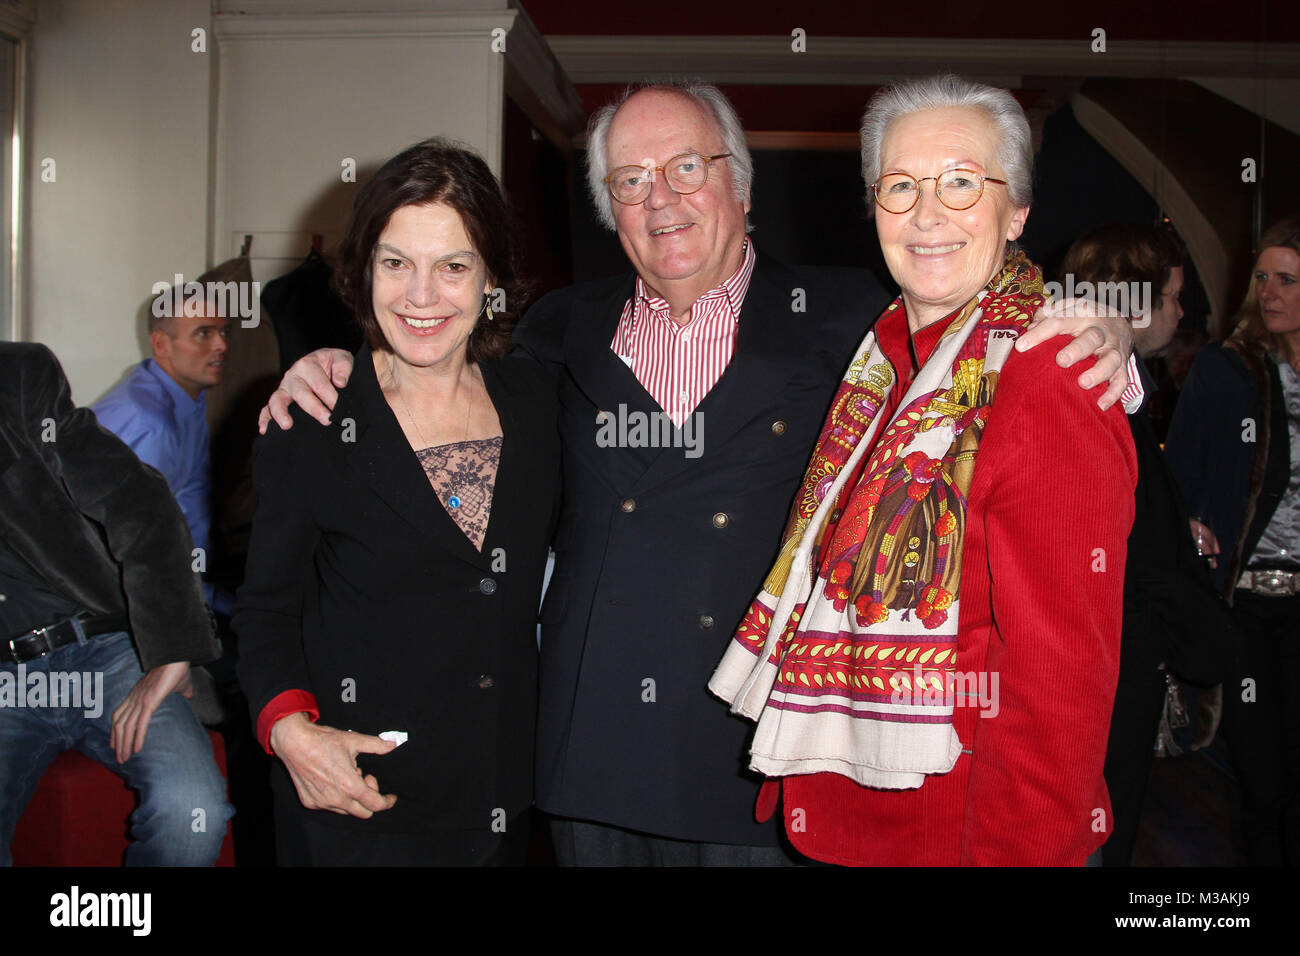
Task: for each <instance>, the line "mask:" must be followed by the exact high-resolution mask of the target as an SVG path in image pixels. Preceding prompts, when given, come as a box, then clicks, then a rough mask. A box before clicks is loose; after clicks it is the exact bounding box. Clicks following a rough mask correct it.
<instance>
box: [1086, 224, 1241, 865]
mask: <svg viewBox="0 0 1300 956" xmlns="http://www.w3.org/2000/svg"><path fill="white" fill-rule="evenodd" d="M1186 259H1187V249H1186V247H1185V246H1184V245H1183V243H1182V241H1181V240H1180V239H1179V238H1178V236H1177V235H1175V234H1174V232H1173V231H1172V230H1171V229H1165V228H1158V227H1155V226H1148V225H1141V224H1137V223H1113V224H1111V225H1106V226H1098V227H1097V228H1095V229H1092V230H1090V231H1088V232H1087V233H1085V234H1084V235H1082V236H1080V237H1079V238H1078V239H1076V240H1075V242H1074V245H1072V246H1071V247H1070V250H1069V252H1067V253H1066V255H1065V261H1064V262H1063V263H1062V265H1061V272H1062V274H1063V275H1062V278H1063V279H1064V280H1065V282H1066V284H1067V285H1072V286H1073V287H1074V288H1075V289H1078V288H1080V287H1084V288H1091V289H1093V290H1094V291H1095V290H1098V289H1106V288H1109V289H1111V290H1113V291H1114V292H1117V293H1121V294H1120V295H1118V296H1117V299H1118V300H1122V301H1123V302H1124V303H1126V308H1125V309H1124V311H1125V312H1126V316H1127V317H1128V318H1129V319H1131V320H1132V322H1133V342H1134V345H1136V346H1137V350H1138V353H1139V355H1140V356H1141V357H1142V359H1143V360H1149V359H1151V358H1152V357H1154V356H1156V355H1160V354H1162V353H1163V352H1164V350H1165V349H1166V348H1167V347H1168V346H1169V343H1170V341H1171V340H1172V339H1173V337H1174V333H1175V332H1176V331H1177V330H1178V321H1179V319H1181V318H1182V315H1183V309H1182V306H1181V305H1180V304H1179V301H1178V299H1179V294H1180V293H1181V292H1182V288H1183V263H1184V261H1186ZM1084 283H1088V286H1083V284H1084ZM1105 284H1108V285H1105ZM1138 374H1139V375H1140V376H1141V377H1142V386H1143V390H1144V391H1145V393H1146V402H1144V404H1143V406H1142V408H1141V409H1139V410H1138V411H1137V412H1135V413H1133V414H1132V415H1129V417H1128V424H1129V428H1130V430H1131V431H1132V433H1133V446H1134V448H1135V449H1136V451H1137V461H1138V481H1137V490H1136V493H1135V501H1136V506H1137V507H1136V512H1135V514H1134V519H1133V530H1132V531H1130V532H1129V536H1128V561H1127V562H1126V564H1125V566H1124V624H1123V631H1122V632H1121V636H1120V655H1119V686H1118V688H1117V690H1116V694H1115V708H1114V711H1113V712H1112V714H1111V723H1110V737H1109V740H1108V741H1107V745H1106V766H1105V776H1106V789H1107V790H1108V791H1109V793H1110V802H1111V810H1112V812H1111V817H1112V819H1111V821H1110V823H1111V825H1110V839H1108V840H1107V841H1106V844H1105V846H1103V847H1102V859H1103V862H1104V863H1105V865H1106V866H1128V865H1129V864H1130V862H1131V860H1132V857H1133V847H1134V844H1135V843H1136V841H1137V832H1138V823H1139V821H1140V819H1141V816H1142V803H1143V798H1144V796H1145V793H1146V785H1147V778H1148V777H1149V776H1150V774H1151V764H1152V761H1153V760H1154V759H1155V750H1154V747H1153V744H1154V743H1155V740H1156V735H1157V732H1158V730H1159V727H1160V716H1161V712H1162V709H1163V707H1164V705H1165V698H1166V696H1167V694H1168V693H1170V690H1169V684H1168V681H1167V678H1168V676H1169V675H1170V673H1171V672H1172V674H1173V675H1176V676H1177V677H1178V678H1180V679H1183V680H1187V681H1190V682H1191V683H1194V684H1198V685H1201V686H1212V685H1216V684H1218V682H1219V681H1220V680H1222V679H1223V673H1224V669H1225V667H1226V664H1227V660H1228V657H1229V655H1230V654H1231V652H1232V622H1231V619H1230V618H1229V616H1228V608H1227V606H1226V605H1225V604H1224V603H1223V601H1222V600H1221V599H1220V598H1219V597H1218V595H1217V594H1215V591H1214V587H1213V585H1212V584H1211V583H1210V580H1209V577H1208V576H1207V575H1206V573H1205V568H1204V566H1203V565H1202V564H1201V562H1200V561H1199V560H1198V559H1197V557H1196V552H1195V551H1194V550H1193V549H1192V541H1191V538H1189V537H1188V535H1187V513H1186V511H1185V509H1184V508H1183V506H1182V502H1181V501H1180V500H1179V495H1178V490H1177V486H1176V485H1175V483H1174V478H1173V475H1172V474H1171V473H1170V471H1169V465H1168V464H1167V463H1166V462H1165V458H1164V455H1163V453H1162V452H1161V450H1160V440H1159V438H1158V437H1157V436H1156V431H1155V428H1154V427H1153V426H1152V423H1151V419H1150V417H1149V416H1148V414H1147V404H1148V403H1149V402H1150V401H1151V400H1152V399H1154V398H1155V397H1156V383H1155V382H1154V381H1153V380H1152V379H1151V376H1150V375H1149V374H1147V369H1146V366H1145V365H1144V364H1142V363H1141V362H1139V364H1138ZM1174 688H1175V689H1174V690H1173V691H1172V692H1173V693H1179V690H1178V689H1177V685H1176V684H1175V685H1174ZM1184 692H1186V691H1184ZM1207 693H1208V692H1207Z"/></svg>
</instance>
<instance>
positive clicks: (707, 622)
mask: <svg viewBox="0 0 1300 956" xmlns="http://www.w3.org/2000/svg"><path fill="white" fill-rule="evenodd" d="M711 627H713V615H712V614H702V615H700V628H701V629H702V630H705V631H707V630H709V629H710V628H711Z"/></svg>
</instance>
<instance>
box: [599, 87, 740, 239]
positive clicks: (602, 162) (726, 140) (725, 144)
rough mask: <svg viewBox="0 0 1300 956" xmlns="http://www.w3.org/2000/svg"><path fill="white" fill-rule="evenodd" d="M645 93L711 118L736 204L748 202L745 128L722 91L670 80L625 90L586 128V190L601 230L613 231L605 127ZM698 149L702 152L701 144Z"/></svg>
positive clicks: (607, 135) (606, 130) (607, 131)
mask: <svg viewBox="0 0 1300 956" xmlns="http://www.w3.org/2000/svg"><path fill="white" fill-rule="evenodd" d="M646 91H658V92H663V93H676V94H677V95H679V96H684V97H686V98H687V99H689V100H691V101H692V102H694V103H695V104H696V105H698V106H700V107H701V108H702V109H704V110H705V111H706V112H707V113H708V114H709V115H710V116H712V117H713V119H714V121H715V122H716V123H717V124H718V132H719V133H720V134H721V136H722V151H723V152H724V153H730V154H731V156H730V157H728V159H727V162H728V163H729V164H730V165H731V188H732V191H733V192H734V193H735V196H736V199H737V201H739V202H744V201H745V200H746V199H748V198H749V190H750V187H751V186H752V185H753V184H754V160H753V157H751V156H750V155H749V147H748V146H746V145H745V128H744V127H743V126H741V125H740V117H739V116H737V115H736V108H735V107H734V106H732V105H731V101H730V100H728V99H727V97H726V95H725V94H724V93H723V92H722V90H720V89H718V88H717V87H716V86H714V85H713V84H711V83H701V82H677V81H672V80H669V81H667V82H662V83H645V84H641V85H639V86H629V87H628V88H627V89H626V90H624V91H623V95H622V96H621V97H619V98H618V100H617V101H616V102H614V103H610V104H608V105H606V106H602V107H601V108H600V109H598V110H596V112H595V113H593V114H592V116H591V122H590V124H588V126H587V190H588V192H589V193H590V194H591V202H592V204H593V205H594V206H595V207H596V214H597V215H598V216H599V217H600V221H601V222H602V223H603V224H604V225H605V227H606V228H608V229H614V207H613V202H614V200H613V197H611V196H610V194H609V187H608V186H607V185H606V184H605V177H606V176H608V175H609V155H608V154H607V153H606V147H607V146H608V143H609V127H610V125H611V124H612V123H613V122H614V114H615V113H617V112H618V111H619V110H620V109H621V108H622V106H623V104H624V103H626V102H627V101H628V100H629V99H631V98H632V97H633V96H634V95H636V94H637V93H644V92H646ZM699 148H701V149H703V148H704V147H703V144H700V147H699Z"/></svg>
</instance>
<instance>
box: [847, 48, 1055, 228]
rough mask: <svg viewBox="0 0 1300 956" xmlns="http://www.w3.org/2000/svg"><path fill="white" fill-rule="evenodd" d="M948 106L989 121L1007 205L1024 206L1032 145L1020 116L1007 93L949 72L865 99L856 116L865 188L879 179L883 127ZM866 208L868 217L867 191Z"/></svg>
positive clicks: (1030, 181) (869, 197) (1028, 190)
mask: <svg viewBox="0 0 1300 956" xmlns="http://www.w3.org/2000/svg"><path fill="white" fill-rule="evenodd" d="M953 107H956V108H961V109H978V110H983V111H984V112H985V113H986V114H988V116H989V118H990V119H991V120H993V125H994V127H995V128H996V129H997V132H998V164H999V165H1000V166H1001V167H1002V173H1003V177H1004V178H1005V179H1006V181H1007V195H1008V196H1009V197H1010V199H1011V203H1012V205H1014V206H1017V207H1020V206H1028V205H1029V204H1030V202H1031V201H1032V200H1033V198H1034V197H1033V178H1034V144H1033V139H1032V137H1031V136H1030V133H1029V121H1028V120H1027V119H1025V111H1024V110H1023V109H1021V108H1020V104H1019V103H1017V102H1016V98H1015V97H1014V96H1012V95H1011V93H1010V92H1009V91H1007V90H1001V89H998V88H997V87H995V86H985V85H984V84H983V83H975V82H973V81H971V80H967V79H963V78H962V77H960V76H954V75H953V74H951V73H941V74H938V75H936V76H927V77H925V78H924V79H920V80H907V81H905V82H901V83H896V84H894V85H893V86H888V87H885V88H884V89H883V90H880V91H879V92H877V93H876V95H875V96H873V97H872V98H871V102H870V103H868V104H867V111H866V113H864V114H863V116H862V178H863V180H864V181H865V182H866V183H867V185H868V187H869V186H870V185H871V183H874V182H875V181H876V180H877V179H879V178H880V149H881V146H882V145H883V144H884V140H885V132H886V131H887V130H888V129H889V124H891V123H892V122H894V120H897V119H901V118H902V117H904V116H907V115H908V114H910V113H918V112H920V111H922V110H934V109H947V108H953ZM867 206H868V208H870V209H871V210H872V211H873V212H874V208H875V203H874V201H873V194H872V191H871V189H870V188H868V189H867Z"/></svg>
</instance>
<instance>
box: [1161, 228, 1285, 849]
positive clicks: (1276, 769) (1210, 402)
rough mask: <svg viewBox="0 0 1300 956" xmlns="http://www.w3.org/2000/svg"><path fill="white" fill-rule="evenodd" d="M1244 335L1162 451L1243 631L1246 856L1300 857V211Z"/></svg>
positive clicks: (1218, 354) (1186, 408) (1208, 365)
mask: <svg viewBox="0 0 1300 956" xmlns="http://www.w3.org/2000/svg"><path fill="white" fill-rule="evenodd" d="M1259 250H1260V251H1259V255H1258V257H1257V258H1256V260H1255V269H1254V271H1253V272H1252V274H1251V279H1250V286H1249V288H1248V290H1247V292H1246V298H1245V301H1244V302H1243V303H1242V307H1241V310H1240V312H1239V313H1238V316H1237V318H1238V322H1237V326H1236V329H1235V331H1234V332H1233V333H1232V334H1231V335H1230V336H1229V337H1228V339H1227V340H1226V341H1224V342H1222V343H1212V344H1210V345H1207V346H1206V347H1205V348H1204V349H1202V350H1201V352H1200V354H1199V355H1198V356H1197V358H1196V362H1195V364H1193V365H1192V370H1191V372H1189V373H1188V376H1187V382H1186V384H1185V385H1184V386H1183V391H1182V394H1181V395H1180V396H1179V399H1178V408H1177V409H1176V410H1175V412H1174V418H1173V421H1172V422H1171V423H1170V426H1169V435H1168V438H1167V440H1166V444H1165V452H1166V454H1167V455H1168V456H1169V464H1170V467H1172V468H1173V471H1174V475H1175V476H1176V477H1177V479H1178V483H1179V486H1180V488H1181V489H1182V492H1183V497H1184V499H1185V500H1186V501H1187V506H1188V510H1189V511H1190V512H1191V514H1192V521H1191V529H1192V536H1193V538H1194V539H1195V541H1196V545H1197V551H1198V552H1200V553H1202V554H1206V555H1208V556H1210V557H1209V560H1210V564H1211V568H1212V571H1211V574H1212V575H1213V577H1214V580H1215V584H1216V585H1217V586H1218V587H1219V590H1220V591H1221V592H1222V593H1223V595H1224V596H1225V597H1226V598H1227V599H1228V600H1229V602H1231V604H1232V606H1233V616H1234V617H1235V619H1236V624H1237V631H1238V632H1239V633H1240V635H1241V637H1240V640H1239V643H1238V646H1237V654H1236V660H1235V661H1234V662H1233V667H1232V668H1231V669H1230V673H1229V676H1228V677H1227V679H1226V680H1225V681H1224V694H1223V734H1224V737H1225V738H1226V739H1227V742H1228V747H1229V748H1230V749H1231V751H1232V764H1233V766H1234V767H1235V768H1236V771H1237V779H1238V781H1239V782H1240V784H1241V788H1242V793H1243V797H1244V804H1245V805H1244V813H1245V833H1246V846H1247V852H1248V856H1249V859H1250V862H1251V863H1254V864H1258V865H1281V864H1283V863H1286V864H1289V865H1292V866H1295V865H1300V693H1297V692H1296V689H1295V686H1294V684H1293V675H1294V674H1295V672H1296V669H1297V668H1300V284H1298V283H1300V217H1298V216H1291V217H1289V218H1287V219H1283V220H1282V221H1281V222H1279V223H1277V224H1276V225H1274V226H1273V227H1272V228H1271V229H1269V230H1268V231H1266V232H1265V233H1264V235H1263V236H1262V237H1261V238H1260V241H1259Z"/></svg>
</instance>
